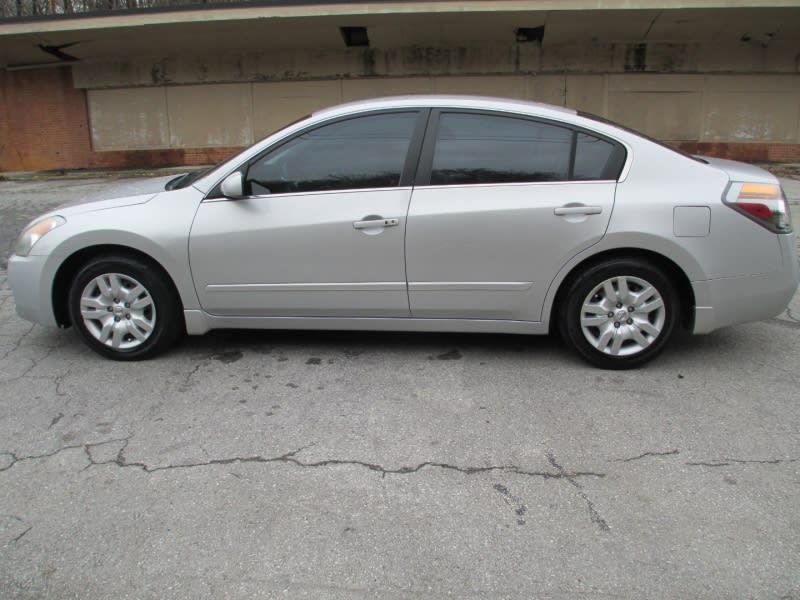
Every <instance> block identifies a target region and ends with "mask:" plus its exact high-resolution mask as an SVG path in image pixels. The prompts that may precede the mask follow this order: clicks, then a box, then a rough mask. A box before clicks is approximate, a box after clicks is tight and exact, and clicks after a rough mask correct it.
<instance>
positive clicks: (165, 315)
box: [68, 256, 184, 360]
mask: <svg viewBox="0 0 800 600" xmlns="http://www.w3.org/2000/svg"><path fill="white" fill-rule="evenodd" d="M111 278H113V279H111ZM165 278H166V275H164V274H163V271H162V270H161V269H160V268H158V267H157V266H156V265H153V264H151V263H149V262H145V261H143V260H140V259H137V258H132V257H126V256H112V257H96V258H94V259H92V260H90V261H88V262H87V263H86V264H85V265H84V266H83V267H82V268H81V269H80V270H79V271H78V273H77V275H76V276H75V278H74V280H73V282H72V285H71V286H70V289H69V297H68V309H69V315H70V319H71V320H72V324H73V325H74V326H75V329H77V330H78V333H79V334H80V335H81V337H82V338H83V340H84V341H85V342H86V344H87V345H88V346H89V347H90V348H91V349H92V350H94V351H95V352H97V353H98V354H101V355H103V356H105V357H107V358H111V359H113V360H143V359H146V358H151V357H153V356H156V355H157V354H160V353H162V352H164V351H166V350H167V349H168V348H169V347H170V346H172V345H173V344H174V343H175V342H176V341H177V340H178V338H179V337H180V336H181V334H182V333H183V331H184V325H183V316H182V314H181V310H180V304H179V301H178V298H177V297H176V294H175V292H174V290H173V288H172V286H171V285H170V283H169V282H168V281H166V280H165ZM112 283H113V285H114V287H117V288H118V291H117V293H116V294H114V293H113V292H112V291H111V284H112ZM137 284H138V285H140V286H141V288H142V291H139V288H138V287H136V285H137ZM101 286H105V287H103V288H102V289H101ZM103 289H105V290H106V293H103ZM113 296H119V297H118V298H115V297H113ZM126 301H127V303H126ZM82 303H83V304H84V305H85V306H84V308H85V309H86V310H87V313H86V314H89V315H92V313H93V312H95V311H96V312H97V318H92V316H90V317H86V318H85V317H84V314H83V313H82V312H81V308H82V306H81V305H82ZM109 328H110V329H109Z"/></svg>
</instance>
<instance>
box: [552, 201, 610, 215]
mask: <svg viewBox="0 0 800 600" xmlns="http://www.w3.org/2000/svg"><path fill="white" fill-rule="evenodd" d="M601 212H603V208H602V207H600V206H585V205H583V204H579V205H575V204H573V205H566V206H559V207H558V208H555V209H553V214H555V215H559V216H563V215H599V214H600V213H601Z"/></svg>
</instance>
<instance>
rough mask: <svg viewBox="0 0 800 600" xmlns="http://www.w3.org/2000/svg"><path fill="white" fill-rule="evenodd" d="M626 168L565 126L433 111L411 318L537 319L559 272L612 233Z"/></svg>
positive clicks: (607, 145)
mask: <svg viewBox="0 0 800 600" xmlns="http://www.w3.org/2000/svg"><path fill="white" fill-rule="evenodd" d="M624 160H625V150H624V148H623V147H622V146H621V145H619V144H617V143H615V142H612V141H610V140H607V139H603V138H601V136H599V135H596V134H590V133H589V132H584V131H581V130H578V129H576V128H574V127H571V126H568V125H564V124H561V123H556V122H550V121H541V120H535V119H529V118H525V117H520V116H515V115H510V114H506V113H487V112H478V111H460V110H438V111H434V112H433V113H432V115H431V124H430V126H429V128H428V132H427V134H426V139H425V143H424V146H423V151H422V158H421V164H420V168H419V171H418V177H417V185H416V186H415V188H414V191H413V194H412V198H411V205H410V208H409V214H408V222H407V231H406V271H407V275H408V290H409V301H410V306H411V314H412V316H413V317H429V318H448V317H449V318H470V319H515V320H525V321H538V320H540V318H541V310H542V303H543V301H544V296H545V293H546V292H547V288H548V286H549V284H550V282H551V281H552V280H553V279H554V277H555V275H556V273H557V272H558V270H559V269H560V268H561V267H562V266H563V265H564V263H566V262H567V261H568V260H569V259H570V258H571V257H573V256H574V255H575V254H577V253H578V252H580V251H581V250H583V249H585V248H587V247H589V246H591V245H592V244H595V243H596V242H598V241H599V240H600V239H601V238H602V236H603V235H604V233H605V230H606V227H607V225H608V221H609V218H610V216H611V210H612V208H613V205H614V193H615V189H616V179H617V177H618V175H619V172H620V170H621V168H622V165H623V163H624Z"/></svg>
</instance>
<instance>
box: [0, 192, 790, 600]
mask: <svg viewBox="0 0 800 600" xmlns="http://www.w3.org/2000/svg"><path fill="white" fill-rule="evenodd" d="M104 183H105V182H104V181H103V180H99V179H95V180H50V181H36V180H34V181H7V182H0V244H1V245H0V249H2V254H3V258H2V261H0V597H2V598H3V599H6V598H8V599H26V600H27V599H33V598H37V599H38V598H58V599H69V598H80V599H90V600H91V599H101V598H114V599H125V598H137V599H138V598H153V599H156V598H158V599H171V598H214V599H217V598H389V599H395V598H397V599H401V598H431V599H434V598H436V599H438V598H446V597H453V598H554V599H567V598H597V597H635V598H643V597H646V598H680V597H683V598H776V599H778V598H781V599H792V598H793V599H800V510H799V509H800V500H799V498H800V406H799V403H798V398H800V392H799V391H798V390H799V389H800V370H798V368H797V365H798V364H800V319H798V317H800V295H798V296H796V297H795V299H794V301H793V302H792V305H791V306H790V309H789V311H787V312H786V313H784V314H783V315H781V316H779V317H778V318H776V319H772V320H769V321H765V322H761V323H754V324H748V325H743V326H739V327H733V328H729V329H725V330H722V331H718V332H715V333H713V334H711V335H708V336H703V337H684V338H681V339H678V340H677V341H676V343H674V344H673V345H672V347H671V348H670V349H668V351H666V352H665V353H664V355H662V356H661V357H660V358H659V359H657V360H656V361H655V362H654V363H653V364H651V365H649V366H647V367H646V368H644V369H641V370H638V371H633V372H606V371H600V370H596V369H592V368H590V367H587V366H586V365H584V364H583V363H582V362H580V361H578V359H576V358H575V357H574V356H573V355H572V354H571V353H570V352H569V351H568V350H566V349H565V348H564V347H563V346H562V345H561V344H560V343H559V342H558V341H556V340H554V339H551V338H540V337H537V338H523V337H514V336H499V335H452V334H402V333H396V334H395V333H392V334H384V333H337V332H215V333H211V334H209V335H206V336H203V337H199V338H189V339H187V340H186V341H185V342H184V343H183V344H182V345H181V346H179V347H178V348H176V349H175V350H173V351H172V352H170V353H169V354H168V355H166V356H164V357H162V358H159V359H157V360H153V361H149V362H141V363H133V364H121V363H113V362H110V361H107V360H104V359H102V358H100V357H98V356H96V355H94V354H93V353H91V352H90V351H88V350H87V349H85V348H84V346H83V345H82V344H81V343H80V341H79V340H78V337H77V335H76V334H75V333H74V332H71V331H57V330H48V329H45V328H42V327H39V326H32V325H31V324H30V323H27V322H25V321H23V320H21V319H20V318H18V317H17V316H16V314H15V312H14V301H13V297H12V296H11V293H10V290H9V289H8V286H7V285H6V283H5V264H6V263H5V251H6V249H7V248H10V246H11V244H12V242H13V238H14V237H15V236H16V234H17V232H18V231H19V229H20V228H21V227H22V226H23V225H24V223H25V222H26V221H27V220H28V219H29V218H31V217H32V216H35V215H36V214H38V213H39V212H42V211H43V210H45V209H46V208H48V207H50V206H54V205H56V204H59V203H61V202H63V201H66V200H70V199H72V198H76V197H80V196H81V195H83V194H84V193H86V192H87V191H89V190H92V189H95V188H97V187H98V186H100V185H103V184H104ZM783 183H784V187H785V189H786V191H787V194H788V195H789V196H790V198H791V199H792V205H793V211H794V213H795V222H796V223H798V222H800V214H799V213H798V201H799V200H800V180H799V179H797V178H795V179H791V178H786V179H784V180H783Z"/></svg>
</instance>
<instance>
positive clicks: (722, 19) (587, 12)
mask: <svg viewBox="0 0 800 600" xmlns="http://www.w3.org/2000/svg"><path fill="white" fill-rule="evenodd" d="M433 92H435V93H459V94H460V93H469V94H482V95H492V96H505V97H512V98H524V99H530V100H536V101H542V102H548V103H551V104H557V105H561V106H567V107H572V108H576V109H579V110H584V111H588V112H591V113H594V114H597V115H600V116H603V117H606V118H609V119H612V120H614V121H618V122H620V123H623V124H625V125H628V126H630V127H633V128H635V129H639V130H641V131H643V132H644V133H647V134H649V135H651V136H653V137H655V138H658V139H660V140H663V141H666V142H668V143H670V144H673V145H675V146H679V147H681V148H683V149H686V150H688V151H691V152H699V153H706V154H711V155H716V156H723V157H731V158H737V159H742V160H751V161H795V162H800V2H786V1H784V2H781V1H771V2H759V1H754V0H751V1H749V2H745V1H741V2H740V1H735V0H729V1H712V0H696V1H693V2H687V1H683V2H665V1H661V2H655V1H645V0H638V1H637V0H604V1H601V0H563V1H553V0H551V1H545V0H530V1H505V0H497V1H490V2H486V1H483V2H470V1H464V2H450V1H442V2H338V3H332V2H298V1H287V2H262V3H241V4H233V5H224V6H218V7H213V8H209V7H198V6H194V5H189V6H185V7H180V10H177V9H174V10H156V9H148V10H126V11H112V12H107V13H89V14H84V15H56V16H53V15H51V16H46V17H36V18H22V19H20V18H16V19H15V18H12V19H6V20H0V94H2V95H0V172H3V171H27V170H41V169H75V168H98V167H102V168H107V167H130V166H136V167H150V166H164V165H178V164H205V163H212V162H216V161H218V160H221V159H223V158H225V157H227V156H229V155H230V154H231V153H233V152H235V151H236V150H238V149H240V148H242V147H244V146H247V145H250V144H251V143H253V142H254V141H256V140H258V139H260V138H262V137H264V136H265V135H267V134H268V133H270V132H271V131H274V130H275V129H277V128H278V127H280V126H281V125H283V124H285V123H288V122H290V121H292V120H294V119H296V118H298V117H300V116H303V115H305V114H307V113H309V112H312V111H314V110H316V109H318V108H321V107H324V106H329V105H332V104H336V103H339V102H345V101H348V100H355V99H360V98H368V97H375V96H384V95H395V94H415V93H433Z"/></svg>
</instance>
